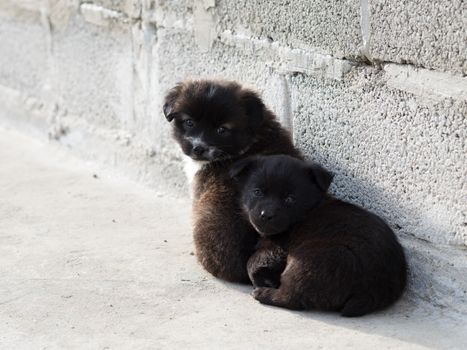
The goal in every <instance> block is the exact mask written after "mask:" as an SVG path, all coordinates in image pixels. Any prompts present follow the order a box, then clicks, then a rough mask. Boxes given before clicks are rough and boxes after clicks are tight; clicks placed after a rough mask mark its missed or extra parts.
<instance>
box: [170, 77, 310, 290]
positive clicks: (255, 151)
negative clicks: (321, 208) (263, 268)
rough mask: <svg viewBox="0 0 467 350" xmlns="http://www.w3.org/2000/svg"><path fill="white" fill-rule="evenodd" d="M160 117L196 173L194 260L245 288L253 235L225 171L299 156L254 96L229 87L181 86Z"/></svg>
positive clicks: (207, 84) (206, 83) (216, 84)
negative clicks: (248, 162)
mask: <svg viewBox="0 0 467 350" xmlns="http://www.w3.org/2000/svg"><path fill="white" fill-rule="evenodd" d="M164 114H165V116H166V118H167V120H168V121H169V122H172V124H173V135H174V138H175V140H176V141H177V142H178V143H179V144H180V146H181V148H182V150H183V152H184V154H185V155H187V156H188V157H190V159H191V160H192V161H194V162H195V165H196V166H197V168H198V169H196V176H195V178H194V184H193V193H194V196H193V197H194V198H193V214H194V215H193V219H194V227H193V230H194V232H193V234H194V241H195V246H196V255H197V257H198V260H199V261H200V263H201V264H202V265H203V267H204V268H205V269H206V270H207V271H209V272H210V273H211V274H213V275H214V276H216V277H219V278H222V279H225V280H228V281H232V282H243V283H249V282H250V281H249V278H248V274H247V269H246V264H247V261H248V258H249V257H250V256H251V254H253V252H254V250H255V245H256V242H257V238H258V236H257V234H256V232H255V230H254V229H253V228H252V227H251V225H250V224H249V222H248V220H246V219H245V218H244V217H243V215H242V211H241V208H240V207H239V204H238V191H237V187H236V186H235V184H234V182H233V181H232V179H231V178H230V176H229V174H228V169H229V166H230V164H231V163H232V162H233V161H234V160H238V159H240V158H242V157H248V156H251V155H259V154H280V153H283V154H289V155H291V156H294V157H301V156H300V152H299V151H298V150H297V149H295V147H294V146H293V144H292V140H291V138H290V135H289V133H288V132H287V131H286V130H285V129H283V128H282V127H281V125H280V124H279V123H278V122H277V121H276V118H275V116H274V115H273V113H272V112H271V111H269V110H268V109H267V108H266V107H265V106H264V104H263V102H262V101H261V99H260V98H259V97H258V95H257V94H256V93H254V92H253V91H251V90H247V89H244V88H242V87H241V86H240V85H238V84H237V83H234V82H215V81H189V82H184V83H180V84H178V85H177V86H175V87H174V88H173V89H172V90H171V91H170V92H169V93H168V95H167V96H166V98H165V103H164Z"/></svg>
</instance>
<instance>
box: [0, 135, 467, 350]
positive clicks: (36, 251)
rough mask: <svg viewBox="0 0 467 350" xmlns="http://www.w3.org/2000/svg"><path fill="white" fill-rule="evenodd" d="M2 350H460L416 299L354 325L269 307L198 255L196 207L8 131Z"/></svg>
mask: <svg viewBox="0 0 467 350" xmlns="http://www.w3.org/2000/svg"><path fill="white" fill-rule="evenodd" d="M0 162H1V164H2V165H3V166H2V167H1V168H0V187H1V188H2V196H1V198H0V216H1V217H2V220H1V221H0V252H1V254H0V280H1V284H0V285H1V287H0V310H1V312H0V347H1V348H2V349H15V348H16V349H43V348H47V349H83V348H85V349H174V348H190V349H218V348H226V349H245V348H248V349H264V348H268V349H283V348H284V347H286V348H287V349H303V348H307V349H345V348H349V349H356V348H358V349H382V348H384V349H449V350H454V349H465V348H466V347H467V336H466V335H467V328H466V327H467V323H466V316H465V315H463V316H462V315H459V314H456V313H453V312H451V311H446V310H444V311H443V310H442V309H439V308H434V307H433V306H432V305H430V304H426V303H423V302H420V301H417V300H412V298H411V297H410V295H405V296H404V298H403V299H402V300H401V301H400V302H398V303H397V304H396V305H394V306H393V307H392V308H390V309H388V310H386V311H384V312H379V313H376V314H373V315H369V316H366V317H363V318H360V319H344V318H342V317H340V316H338V315H336V314H332V313H318V312H312V311H310V312H290V311H286V310H282V309H278V308H273V307H266V306H263V305H260V304H259V303H257V302H256V301H255V300H254V299H253V298H252V297H251V296H250V295H249V292H250V291H251V288H250V287H242V286H238V285H232V284H228V283H223V282H221V281H219V280H216V279H214V278H213V277H211V276H209V275H207V274H206V273H205V272H204V271H203V270H202V269H201V267H200V266H199V265H198V264H197V263H196V259H195V257H194V256H193V255H192V251H193V243H192V237H191V234H190V223H189V221H190V211H189V208H190V204H189V200H188V199H174V198H173V197H172V196H170V197H166V196H161V195H156V193H155V192H154V191H153V190H150V189H148V188H145V187H142V186H141V185H140V184H137V183H134V182H130V181H128V180H124V179H121V178H118V177H115V176H114V175H111V174H113V171H111V172H109V171H108V169H107V170H106V169H105V168H102V167H100V166H99V167H96V165H94V164H92V163H89V162H87V163H83V162H80V161H78V160H76V159H73V158H71V157H70V156H69V153H68V152H64V151H63V150H62V149H58V148H57V146H56V145H54V144H49V145H45V144H43V143H40V142H37V141H35V140H32V139H30V138H27V137H24V136H22V135H19V134H17V133H16V132H13V131H5V130H4V129H0Z"/></svg>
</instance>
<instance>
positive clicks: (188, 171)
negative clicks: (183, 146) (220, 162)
mask: <svg viewBox="0 0 467 350" xmlns="http://www.w3.org/2000/svg"><path fill="white" fill-rule="evenodd" d="M183 161H184V164H183V170H184V171H185V175H186V178H187V180H188V183H189V184H190V185H191V184H192V183H193V179H194V178H195V175H196V173H197V172H198V170H200V169H201V168H202V167H203V165H204V164H207V163H208V162H206V161H198V160H193V159H192V158H190V157H188V156H184V159H183Z"/></svg>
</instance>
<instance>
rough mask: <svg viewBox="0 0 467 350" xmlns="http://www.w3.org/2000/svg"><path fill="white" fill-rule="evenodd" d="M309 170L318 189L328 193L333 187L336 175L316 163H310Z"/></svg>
mask: <svg viewBox="0 0 467 350" xmlns="http://www.w3.org/2000/svg"><path fill="white" fill-rule="evenodd" d="M307 170H308V173H309V174H310V175H311V178H312V179H313V180H314V182H315V183H316V184H317V185H318V187H319V188H320V189H321V190H322V191H323V192H326V191H327V190H328V188H329V186H330V185H331V182H332V179H333V177H334V175H333V174H332V173H330V172H329V171H327V170H326V169H324V168H323V167H322V166H321V165H318V164H316V163H309V164H308V166H307Z"/></svg>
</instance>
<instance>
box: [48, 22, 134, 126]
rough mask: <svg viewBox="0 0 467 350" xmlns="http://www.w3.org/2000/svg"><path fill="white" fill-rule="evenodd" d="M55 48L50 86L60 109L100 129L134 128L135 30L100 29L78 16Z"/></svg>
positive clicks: (61, 36) (56, 43) (55, 39)
mask: <svg viewBox="0 0 467 350" xmlns="http://www.w3.org/2000/svg"><path fill="white" fill-rule="evenodd" d="M53 45H54V54H53V67H54V69H53V71H52V73H51V81H52V83H51V85H52V89H53V96H54V99H55V100H56V101H57V104H58V105H59V106H60V108H61V109H63V110H64V111H66V114H69V115H72V116H77V117H80V118H83V120H86V121H87V122H89V123H90V124H93V125H96V126H105V127H111V128H129V129H131V128H132V123H133V99H132V94H133V92H132V86H133V53H132V35H131V28H130V27H129V26H128V27H127V28H124V27H112V28H105V27H99V26H96V25H93V24H90V23H88V22H85V21H83V19H82V17H81V16H75V17H74V18H73V19H72V20H71V21H70V23H69V25H68V27H67V28H66V30H64V31H62V32H59V33H56V35H54V43H53Z"/></svg>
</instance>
